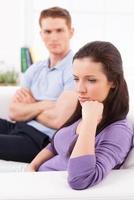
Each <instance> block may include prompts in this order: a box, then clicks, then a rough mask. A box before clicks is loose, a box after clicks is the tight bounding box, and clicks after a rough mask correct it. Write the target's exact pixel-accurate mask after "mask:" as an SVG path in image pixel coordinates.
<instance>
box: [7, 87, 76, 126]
mask: <svg viewBox="0 0 134 200" xmlns="http://www.w3.org/2000/svg"><path fill="white" fill-rule="evenodd" d="M76 105H77V95H76V93H75V92H74V91H71V90H70V91H64V92H62V94H61V95H60V96H59V98H58V99H57V101H56V102H55V101H49V100H44V101H41V102H37V101H36V100H35V99H34V98H33V96H32V94H31V92H30V91H29V90H28V89H26V88H22V89H20V90H18V91H17V93H16V95H15V96H14V99H13V101H12V103H11V106H10V119H12V120H14V121H28V120H31V119H36V120H37V121H38V122H39V123H41V124H44V125H45V126H47V127H50V128H54V129H58V128H60V127H61V126H62V125H63V124H64V123H65V122H66V120H67V119H68V118H69V117H70V116H71V115H72V113H73V112H74V110H75V108H76Z"/></svg>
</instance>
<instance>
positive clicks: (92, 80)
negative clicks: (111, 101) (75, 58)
mask: <svg viewBox="0 0 134 200" xmlns="http://www.w3.org/2000/svg"><path fill="white" fill-rule="evenodd" d="M88 81H89V82H91V83H95V82H96V79H89V80H88Z"/></svg>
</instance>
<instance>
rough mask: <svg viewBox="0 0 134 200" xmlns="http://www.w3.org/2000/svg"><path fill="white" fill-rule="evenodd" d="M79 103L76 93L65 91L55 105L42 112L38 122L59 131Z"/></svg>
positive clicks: (37, 118)
mask: <svg viewBox="0 0 134 200" xmlns="http://www.w3.org/2000/svg"><path fill="white" fill-rule="evenodd" d="M77 101H78V98H77V95H76V93H75V92H74V91H71V90H70V91H69V90H68V91H64V92H62V94H61V95H60V96H59V98H58V99H57V101H56V103H55V105H54V106H53V107H50V108H48V109H45V110H44V111H43V112H41V113H40V114H39V115H38V116H37V117H36V120H37V121H38V122H40V123H41V124H44V125H46V126H47V127H50V128H54V129H59V128H60V127H61V126H62V125H63V124H64V123H65V122H66V121H67V120H68V119H69V117H70V116H71V115H72V114H73V112H74V111H75V109H76V105H77Z"/></svg>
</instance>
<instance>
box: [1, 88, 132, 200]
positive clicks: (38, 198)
mask: <svg viewBox="0 0 134 200" xmlns="http://www.w3.org/2000/svg"><path fill="white" fill-rule="evenodd" d="M17 89H18V87H11V86H10V87H0V117H4V118H8V115H7V113H8V109H9V103H10V101H11V98H12V96H13V94H14V93H15V91H16V90H17ZM133 102H134V101H133ZM131 105H132V100H131ZM133 111H134V110H133V107H132V106H131V108H130V112H129V115H128V117H129V118H130V120H131V121H132V123H133V124H134V112H133ZM26 165H27V164H26V163H20V162H12V161H5V160H0V200H1V199H2V200H25V199H27V200H61V199H62V200H75V199H77V200H130V199H131V200H134V149H133V148H132V150H131V152H130V153H129V155H128V157H127V159H126V161H125V163H124V165H123V166H122V169H120V170H112V171H111V172H110V174H109V175H108V176H107V177H106V178H105V179H104V180H103V181H102V182H101V183H100V184H98V185H96V186H94V187H92V188H88V189H86V190H83V191H76V190H73V189H71V188H70V187H69V185H68V183H67V173H66V172H64V171H62V172H38V173H37V172H32V173H31V172H23V173H22V171H24V168H25V166H26ZM9 172H10V173H9ZM20 172H21V173H20Z"/></svg>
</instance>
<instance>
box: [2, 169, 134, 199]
mask: <svg viewBox="0 0 134 200" xmlns="http://www.w3.org/2000/svg"><path fill="white" fill-rule="evenodd" d="M133 187H134V170H113V171H111V173H110V174H109V175H108V176H107V177H106V178H105V179H104V180H103V181H102V182H101V183H100V184H98V185H96V186H94V187H92V188H88V189H86V190H82V191H76V190H73V189H71V188H70V187H69V185H68V183H67V173H66V172H53V171H51V172H34V173H33V172H32V173H31V172H25V173H24V172H23V173H0V199H2V200H3V199H4V200H11V199H14V200H20V199H21V200H22V199H23V200H25V199H27V200H30V199H32V200H74V199H78V200H113V199H114V200H126V199H127V200H133V199H134V189H133Z"/></svg>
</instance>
